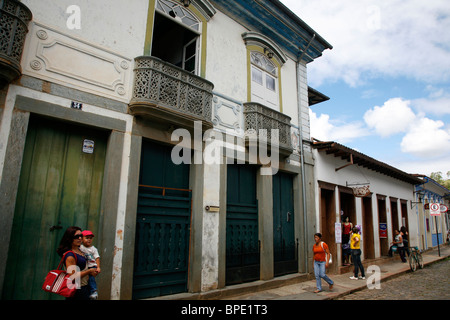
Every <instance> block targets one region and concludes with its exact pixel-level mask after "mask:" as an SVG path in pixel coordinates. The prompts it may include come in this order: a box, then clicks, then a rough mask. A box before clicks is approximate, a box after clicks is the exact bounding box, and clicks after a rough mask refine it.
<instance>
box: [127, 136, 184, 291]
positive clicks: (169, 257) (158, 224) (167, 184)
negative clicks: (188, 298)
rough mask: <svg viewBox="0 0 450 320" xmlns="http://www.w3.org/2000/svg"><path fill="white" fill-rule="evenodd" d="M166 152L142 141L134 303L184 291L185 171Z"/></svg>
mask: <svg viewBox="0 0 450 320" xmlns="http://www.w3.org/2000/svg"><path fill="white" fill-rule="evenodd" d="M171 150H172V148H171V147H168V146H164V145H160V144H157V143H153V142H150V141H148V140H143V142H142V151H141V168H140V178H139V181H140V182H139V197H138V210H137V221H136V238H135V253H134V274H133V299H144V298H150V297H156V296H163V295H168V294H174V293H180V292H185V291H187V284H188V271H189V239H190V223H191V191H190V190H189V169H190V167H189V165H188V164H179V165H175V164H174V163H173V162H172V160H171Z"/></svg>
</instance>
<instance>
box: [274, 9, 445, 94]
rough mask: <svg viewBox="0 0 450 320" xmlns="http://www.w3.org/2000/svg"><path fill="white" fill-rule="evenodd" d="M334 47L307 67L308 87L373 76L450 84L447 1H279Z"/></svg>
mask: <svg viewBox="0 0 450 320" xmlns="http://www.w3.org/2000/svg"><path fill="white" fill-rule="evenodd" d="M281 2H283V3H284V4H285V5H286V6H287V7H288V8H290V9H291V10H292V11H293V12H294V13H296V14H297V15H298V16H299V17H300V18H301V19H302V20H304V21H305V22H306V23H307V24H308V25H309V26H310V27H311V28H313V29H314V30H316V31H317V32H318V33H319V34H320V35H321V36H322V37H324V38H325V39H326V40H327V41H328V42H329V43H331V44H332V45H333V47H334V48H333V49H332V50H331V51H330V50H326V51H325V52H324V55H323V56H322V57H321V58H319V59H318V60H317V61H316V62H314V63H312V64H311V66H310V67H309V73H308V79H309V81H310V82H311V84H312V85H313V86H319V85H320V84H321V83H322V82H324V81H325V80H331V81H335V80H344V81H345V82H346V83H347V84H349V85H351V86H358V85H360V84H363V83H364V82H365V80H367V79H369V78H370V77H375V76H380V75H383V76H386V75H387V76H406V77H410V78H414V79H420V80H426V81H428V82H433V81H446V80H450V32H445V31H443V30H450V6H449V5H448V1H447V0H433V1H423V0H408V1H403V0H334V1H329V0H281Z"/></svg>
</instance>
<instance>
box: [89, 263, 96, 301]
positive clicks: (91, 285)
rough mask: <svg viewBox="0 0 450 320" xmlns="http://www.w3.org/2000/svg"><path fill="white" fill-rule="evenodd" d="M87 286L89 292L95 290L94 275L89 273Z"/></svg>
mask: <svg viewBox="0 0 450 320" xmlns="http://www.w3.org/2000/svg"><path fill="white" fill-rule="evenodd" d="M94 268H97V267H91V268H89V269H94ZM88 286H89V293H90V294H92V293H94V292H95V291H97V282H96V281H95V277H94V276H91V275H89V282H88Z"/></svg>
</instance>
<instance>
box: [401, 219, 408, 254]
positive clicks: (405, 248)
mask: <svg viewBox="0 0 450 320" xmlns="http://www.w3.org/2000/svg"><path fill="white" fill-rule="evenodd" d="M400 235H401V236H402V239H403V252H405V253H406V254H407V255H408V257H409V241H408V231H406V227H405V226H402V227H401V228H400Z"/></svg>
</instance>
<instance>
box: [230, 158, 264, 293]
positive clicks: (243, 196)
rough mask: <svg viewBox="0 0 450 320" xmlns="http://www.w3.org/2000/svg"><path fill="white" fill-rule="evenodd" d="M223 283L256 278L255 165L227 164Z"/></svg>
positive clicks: (257, 273) (257, 276) (257, 258)
mask: <svg viewBox="0 0 450 320" xmlns="http://www.w3.org/2000/svg"><path fill="white" fill-rule="evenodd" d="M226 221H227V227H226V275H225V279H226V284H227V285H228V284H236V283H242V282H247V281H254V280H258V279H259V274H260V272H259V270H260V262H259V241H258V239H259V238H258V202H257V200H256V167H254V166H250V165H242V164H241V165H238V164H230V165H228V166H227V219H226Z"/></svg>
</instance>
